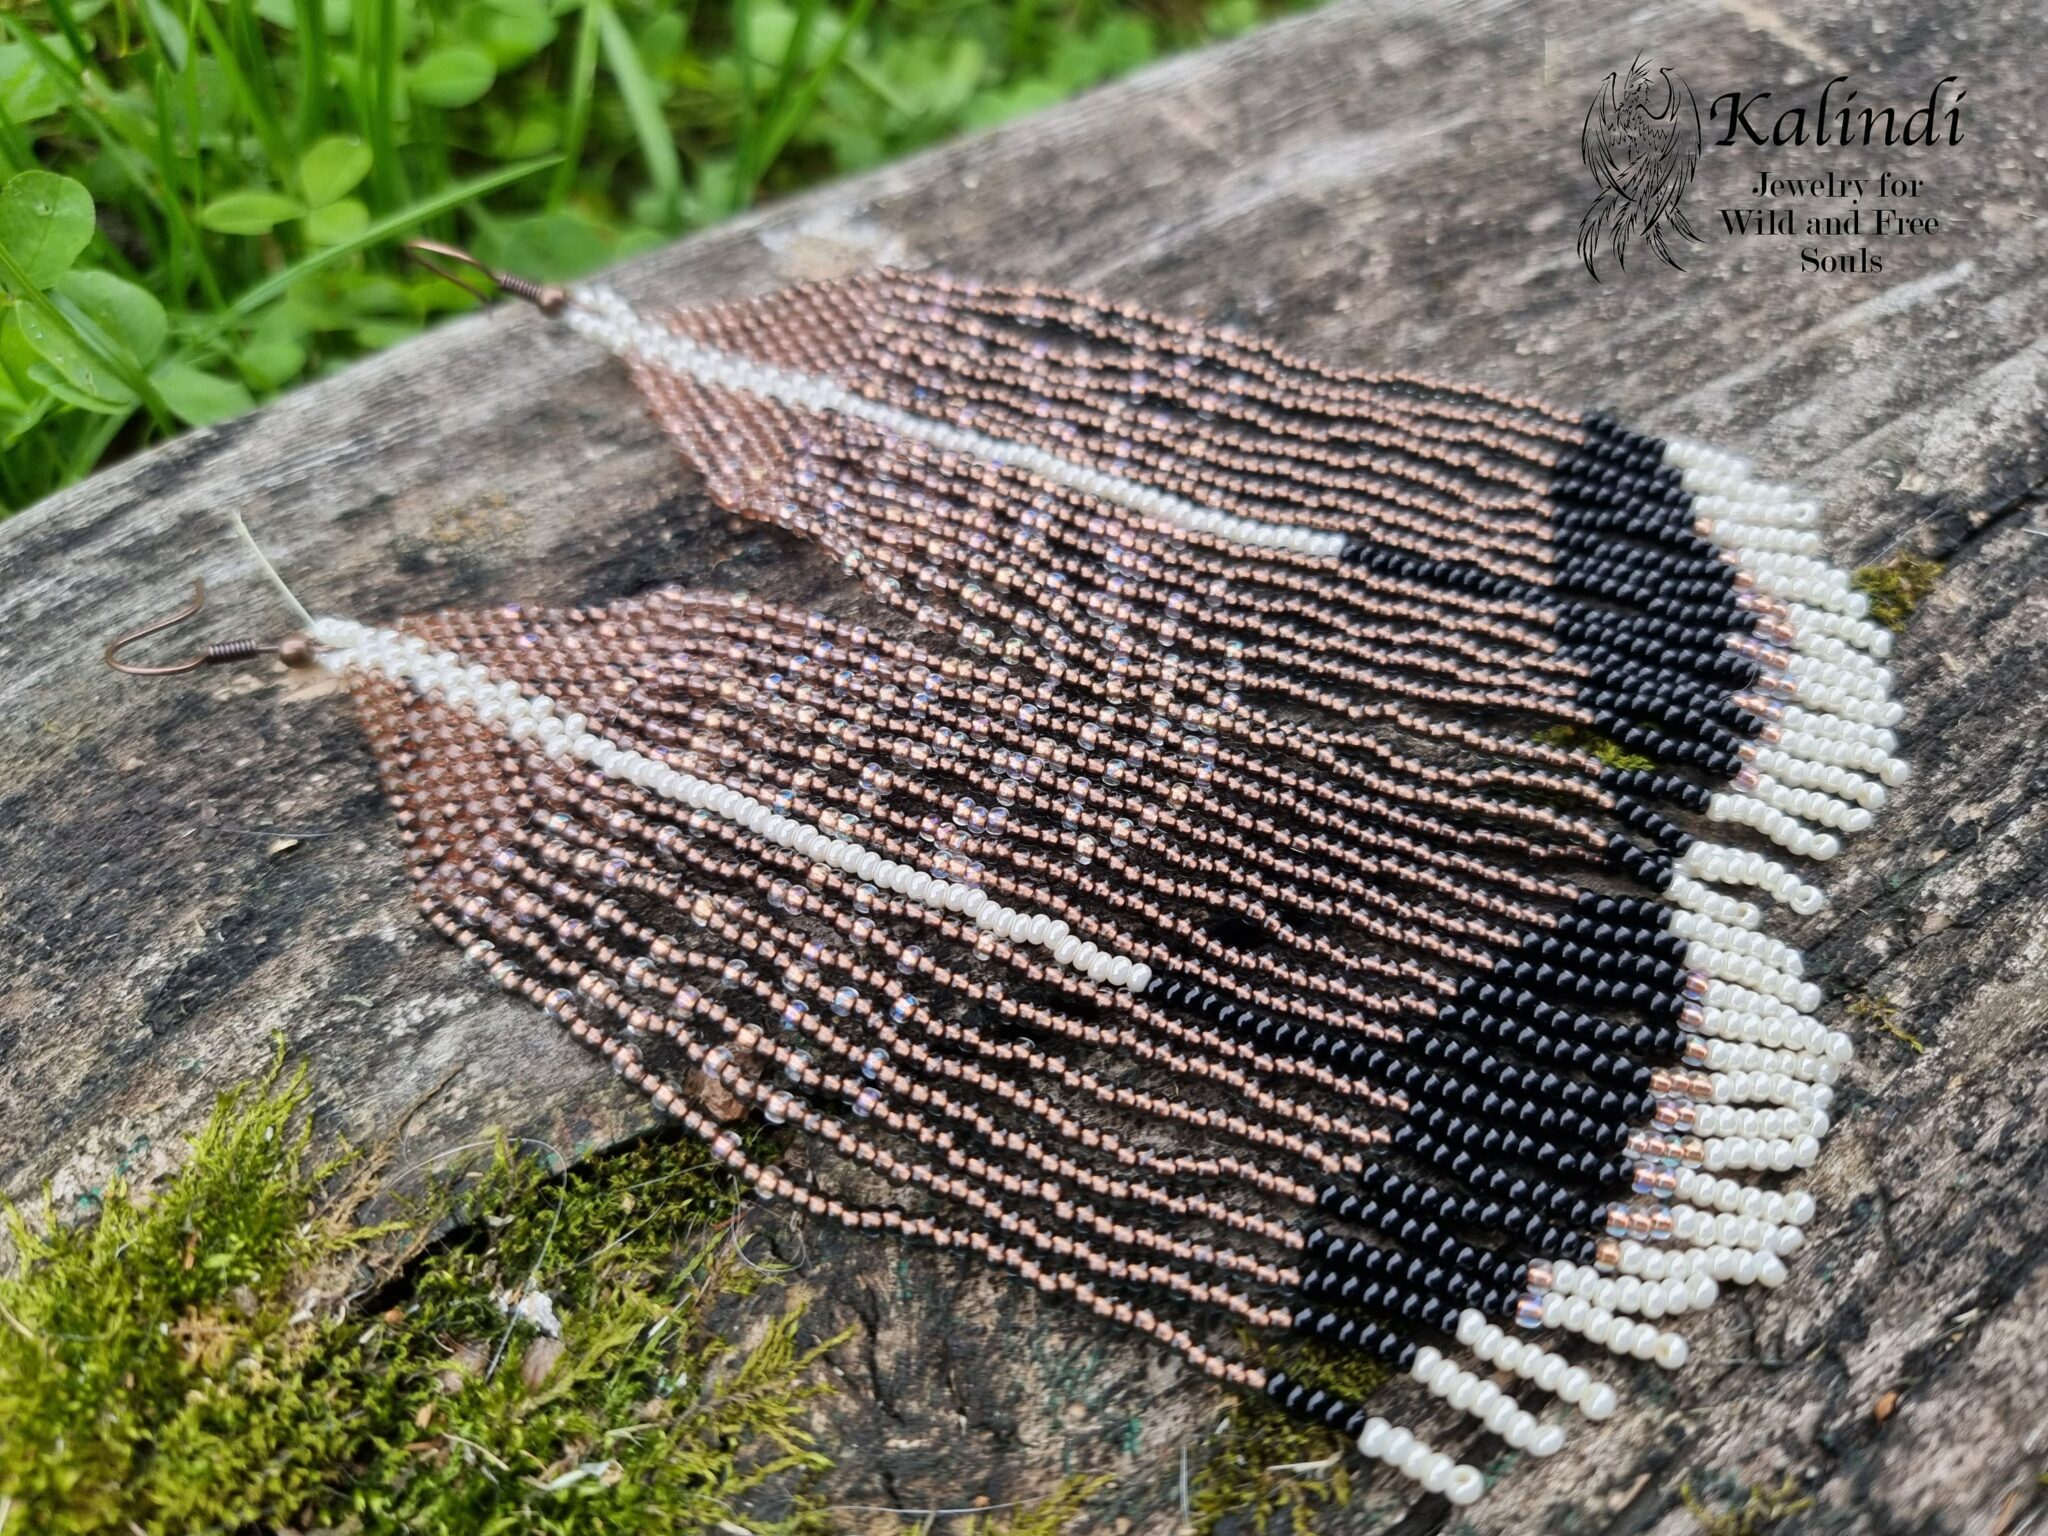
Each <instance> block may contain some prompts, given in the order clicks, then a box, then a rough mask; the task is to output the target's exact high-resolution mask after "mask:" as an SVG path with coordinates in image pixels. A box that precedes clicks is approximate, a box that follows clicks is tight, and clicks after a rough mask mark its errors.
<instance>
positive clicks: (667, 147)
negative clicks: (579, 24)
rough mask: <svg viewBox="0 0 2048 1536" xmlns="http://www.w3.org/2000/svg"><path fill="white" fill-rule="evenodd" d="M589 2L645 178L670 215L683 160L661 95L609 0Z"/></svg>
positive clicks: (679, 197) (679, 194)
mask: <svg viewBox="0 0 2048 1536" xmlns="http://www.w3.org/2000/svg"><path fill="white" fill-rule="evenodd" d="M590 5H591V8H592V10H593V11H594V12H595V14H596V16H597V28H598V39H599V41H600V43H601V44H602V46H603V50H604V62H605V67H606V68H607V69H609V70H610V71H611V74H612V79H614V80H615V81H617V82H618V86H619V95H620V97H621V98H622V99H623V100H624V101H625V104H626V115H627V116H628V117H629V118H631V119H632V123H633V137H634V138H635V139H636V140H637V141H638V142H639V145H640V155H641V158H642V159H643V160H645V161H646V162H647V175H648V179H649V180H650V181H652V182H653V183H654V190H655V191H656V192H657V193H659V194H660V196H661V200H662V205H663V207H664V209H665V210H666V211H667V212H668V215H669V217H671V218H673V217H675V215H676V213H677V212H678V211H679V210H680V209H681V208H682V203H683V162H682V159H681V157H680V156H679V155H677V153H676V141H675V139H674V138H673V137H672V136H671V135H670V133H669V128H668V120H667V119H666V118H665V117H663V116H662V112H661V97H660V95H659V94H658V93H657V92H656V90H655V88H654V82H653V81H652V80H651V79H649V78H648V75H647V68H646V66H645V65H644V64H642V63H641V61H640V50H639V49H637V48H635V47H634V46H633V38H632V34H631V33H629V32H627V30H626V27H625V23H624V22H622V21H620V20H619V14H618V12H617V11H614V10H613V9H612V8H611V5H610V0H590Z"/></svg>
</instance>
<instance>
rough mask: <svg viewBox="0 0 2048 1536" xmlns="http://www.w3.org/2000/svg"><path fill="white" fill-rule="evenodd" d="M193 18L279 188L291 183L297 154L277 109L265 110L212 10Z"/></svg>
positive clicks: (203, 9) (197, 12)
mask: <svg viewBox="0 0 2048 1536" xmlns="http://www.w3.org/2000/svg"><path fill="white" fill-rule="evenodd" d="M192 16H193V20H194V21H195V22H196V23H197V24H198V28H199V34H200V36H201V37H203V38H204V39H205V40H206V47H207V51H208V52H209V53H211V54H212V55H213V61H214V63H216V64H218V65H219V66H220V72H221V74H222V76H223V77H225V79H226V80H227V83H228V93H229V94H230V95H232V96H233V97H234V98H235V101H236V103H237V104H238V105H239V106H240V107H241V109H242V116H243V119H244V120H245V121H246V122H247V123H248V124H249V126H250V127H251V128H252V129H254V130H255V134H256V137H257V139H258V140H259V141H260V142H261V143H262V145H263V153H264V154H265V156H267V157H268V158H269V160H270V174H271V175H272V176H273V177H274V178H276V181H277V184H278V185H279V186H280V187H287V186H290V185H291V174H292V168H293V166H294V164H295V163H296V158H297V157H296V156H294V155H293V154H292V147H291V144H290V143H289V142H288V141H287V140H286V138H285V135H284V124H282V123H281V122H279V121H278V120H277V115H276V113H275V112H271V111H267V110H265V107H264V103H263V101H262V99H261V98H260V97H259V95H258V94H257V91H256V87H255V86H254V85H252V84H251V83H250V80H249V76H248V75H247V74H246V73H245V72H244V71H243V69H242V60H241V58H240V56H239V55H238V54H237V53H236V51H235V47H234V45H233V44H232V43H230V42H229V41H228V39H227V35H226V34H225V33H223V32H222V31H221V29H220V23H219V22H217V21H215V20H214V19H213V12H212V11H210V10H208V9H207V8H206V7H205V6H204V5H199V6H195V7H193V11H192Z"/></svg>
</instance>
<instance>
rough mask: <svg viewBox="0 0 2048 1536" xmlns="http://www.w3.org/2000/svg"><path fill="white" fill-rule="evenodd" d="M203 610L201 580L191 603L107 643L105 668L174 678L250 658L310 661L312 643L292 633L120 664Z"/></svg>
mask: <svg viewBox="0 0 2048 1536" xmlns="http://www.w3.org/2000/svg"><path fill="white" fill-rule="evenodd" d="M205 607H206V582H205V579H204V578H202V577H197V576H195V577H193V579H192V601H191V602H189V603H187V604H186V605H185V606H184V607H182V608H180V609H179V610H178V611H177V612H176V613H171V614H166V615H165V616H164V617H163V618H161V619H156V620H153V621H152V622H150V623H148V624H144V625H142V626H141V627H140V628H137V629H131V630H129V631H128V633H126V634H125V635H121V636H119V637H117V638H116V639H114V640H110V641H109V642H108V643H107V648H106V650H105V651H104V652H103V653H102V654H103V655H104V656H105V657H106V662H107V665H108V666H110V667H112V668H113V669H114V670H115V671H116V672H126V673H127V674H128V675H129V676H130V677H176V676H178V675H179V674H181V673H185V672H197V671H198V670H199V669H200V668H201V667H213V666H218V665H220V663H222V662H224V661H247V660H248V659H249V658H251V657H253V656H265V655H274V656H276V657H277V658H278V660H280V661H282V662H283V663H284V664H285V665H286V666H288V667H305V666H310V665H312V662H313V649H314V647H313V642H312V641H311V640H310V639H309V638H307V637H306V636H305V635H301V634H291V635H286V636H285V637H284V639H282V640H280V641H278V642H277V643H276V644H274V645H267V644H265V643H264V642H263V641H261V640H220V641H216V642H215V643H214V644H212V645H209V646H208V647H207V648H206V649H205V650H203V651H200V652H198V653H196V654H195V655H192V656H188V657H186V658H185V660H183V661H173V662H165V663H162V664H160V665H157V666H142V665H140V664H138V663H136V662H132V661H123V660H122V659H121V652H123V651H125V650H126V649H127V648H128V647H129V646H131V645H133V644H134V643H135V642H136V641H138V640H146V639H148V638H149V637H150V636H151V635H159V634H162V633H163V632H164V631H165V630H167V629H176V628H177V627H178V626H179V625H180V624H183V623H185V622H186V621H187V620H190V619H196V618H198V617H199V615H200V613H201V612H202V611H203V610H204V609H205Z"/></svg>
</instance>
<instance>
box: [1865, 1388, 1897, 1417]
mask: <svg viewBox="0 0 2048 1536" xmlns="http://www.w3.org/2000/svg"><path fill="white" fill-rule="evenodd" d="M1898 1411H1899V1394H1898V1393H1896V1392H1886V1393H1884V1394H1883V1395H1882V1396H1880V1397H1879V1398H1878V1400H1877V1406H1876V1407H1874V1408H1872V1409H1871V1410H1870V1416H1871V1417H1872V1418H1874V1419H1876V1420H1877V1422H1878V1423H1880V1424H1882V1423H1883V1422H1884V1421H1885V1420H1886V1419H1888V1418H1890V1417H1891V1416H1892V1415H1893V1414H1894V1413H1897V1412H1898Z"/></svg>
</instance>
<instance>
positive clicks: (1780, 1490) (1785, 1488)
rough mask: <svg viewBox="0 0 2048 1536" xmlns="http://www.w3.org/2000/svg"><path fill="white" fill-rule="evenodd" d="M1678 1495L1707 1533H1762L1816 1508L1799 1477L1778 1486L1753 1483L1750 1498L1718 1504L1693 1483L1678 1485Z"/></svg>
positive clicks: (1719, 1535)
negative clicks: (1710, 1502)
mask: <svg viewBox="0 0 2048 1536" xmlns="http://www.w3.org/2000/svg"><path fill="white" fill-rule="evenodd" d="M1678 1496H1679V1497H1680V1498H1681V1499H1683V1500H1684V1501H1685V1507H1686V1508H1687V1509H1689V1510H1691V1511H1692V1516H1693V1518H1694V1519H1695V1520H1697V1521H1699V1523H1700V1529H1701V1530H1702V1531H1703V1532H1704V1533H1705V1536H1763V1533H1764V1532H1765V1531H1768V1530H1769V1529H1770V1528H1771V1527H1772V1526H1774V1525H1776V1524H1777V1523H1778V1522H1779V1521H1780V1520H1785V1519H1789V1518H1790V1517H1791V1516H1793V1515H1798V1514H1804V1513H1805V1512H1806V1511H1807V1510H1809V1509H1811V1508H1813V1500H1812V1499H1810V1498H1808V1497H1807V1496H1806V1495H1804V1494H1802V1493H1801V1492H1800V1491H1799V1483H1798V1480H1797V1479H1796V1478H1791V1477H1787V1478H1786V1479H1785V1481H1784V1482H1783V1483H1781V1484H1779V1485H1778V1486H1777V1487H1776V1488H1766V1487H1764V1486H1763V1484H1761V1483H1756V1484H1753V1485H1752V1486H1751V1487H1750V1489H1749V1496H1748V1498H1747V1499H1745V1500H1744V1501H1742V1502H1741V1503H1736V1502H1734V1501H1733V1500H1730V1501H1729V1502H1727V1503H1725V1504H1720V1505H1719V1506H1718V1507H1716V1506H1715V1505H1710V1504H1708V1503H1707V1501H1706V1500H1705V1499H1703V1498H1702V1497H1701V1496H1700V1495H1699V1494H1698V1493H1697V1492H1695V1491H1694V1489H1693V1485H1692V1484H1691V1483H1690V1482H1683V1483H1680V1484H1679V1485H1678Z"/></svg>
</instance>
